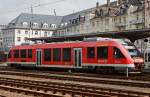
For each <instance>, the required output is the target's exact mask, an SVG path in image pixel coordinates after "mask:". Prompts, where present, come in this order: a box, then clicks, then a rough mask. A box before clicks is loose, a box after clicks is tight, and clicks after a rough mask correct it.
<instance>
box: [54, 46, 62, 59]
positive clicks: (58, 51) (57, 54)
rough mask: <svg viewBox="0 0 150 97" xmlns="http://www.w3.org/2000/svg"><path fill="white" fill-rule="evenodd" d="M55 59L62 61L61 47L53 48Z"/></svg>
mask: <svg viewBox="0 0 150 97" xmlns="http://www.w3.org/2000/svg"><path fill="white" fill-rule="evenodd" d="M53 61H61V49H60V48H55V49H53Z"/></svg>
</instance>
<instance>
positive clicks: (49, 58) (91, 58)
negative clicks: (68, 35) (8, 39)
mask: <svg viewBox="0 0 150 97" xmlns="http://www.w3.org/2000/svg"><path fill="white" fill-rule="evenodd" d="M8 65H10V66H12V67H13V66H36V67H55V68H56V67H57V68H67V69H73V68H76V69H79V68H80V69H82V68H89V69H93V70H96V71H97V70H98V71H99V70H100V71H101V70H102V71H110V70H116V71H118V70H126V68H128V70H132V71H134V70H141V69H142V67H143V66H144V61H143V58H142V57H141V56H140V52H139V51H138V50H137V49H136V47H135V46H134V45H131V44H130V43H128V42H118V41H117V40H114V39H100V40H86V41H74V42H56V43H45V44H32V45H20V46H15V47H12V48H11V50H10V52H9V54H8Z"/></svg>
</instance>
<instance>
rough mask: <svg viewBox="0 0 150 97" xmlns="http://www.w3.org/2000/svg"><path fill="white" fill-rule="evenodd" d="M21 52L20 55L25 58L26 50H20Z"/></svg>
mask: <svg viewBox="0 0 150 97" xmlns="http://www.w3.org/2000/svg"><path fill="white" fill-rule="evenodd" d="M20 52H21V53H20V55H21V58H26V54H27V50H25V49H24V50H21V51H20Z"/></svg>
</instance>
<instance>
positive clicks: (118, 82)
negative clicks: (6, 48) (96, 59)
mask: <svg viewBox="0 0 150 97" xmlns="http://www.w3.org/2000/svg"><path fill="white" fill-rule="evenodd" d="M0 74H4V75H16V76H28V77H34V78H45V79H55V80H67V81H76V82H88V83H97V84H111V85H122V86H132V87H142V88H149V87H150V81H135V80H123V79H121V80H120V79H109V78H96V77H86V76H79V75H78V76H77V75H63V74H62V75H61V74H49V73H43V74H39V73H27V72H15V71H0Z"/></svg>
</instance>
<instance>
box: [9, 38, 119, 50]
mask: <svg viewBox="0 0 150 97" xmlns="http://www.w3.org/2000/svg"><path fill="white" fill-rule="evenodd" d="M98 43H101V44H98ZM58 44H61V45H59V47H62V48H63V47H68V45H69V47H84V46H85V47H86V46H95V45H99V46H108V45H109V46H111V45H118V44H119V42H118V41H117V40H115V39H108V38H105V39H104V38H103V39H98V40H94V39H89V40H87V39H86V40H84V41H65V42H51V43H40V44H32V45H19V46H14V47H12V49H29V48H35V47H36V48H47V47H49V46H50V45H52V46H51V48H55V47H57V45H58Z"/></svg>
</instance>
